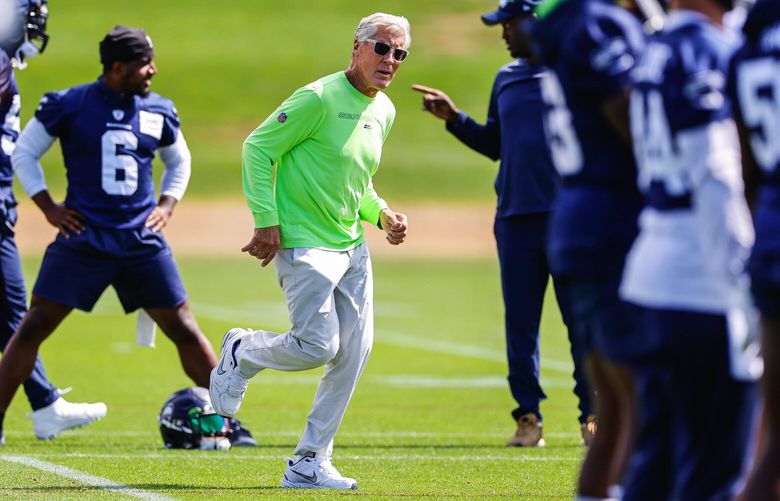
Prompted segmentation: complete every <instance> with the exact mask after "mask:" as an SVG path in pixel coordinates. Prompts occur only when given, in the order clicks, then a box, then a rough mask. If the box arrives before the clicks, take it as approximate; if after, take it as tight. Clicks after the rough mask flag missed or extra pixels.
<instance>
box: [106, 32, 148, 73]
mask: <svg viewBox="0 0 780 501" xmlns="http://www.w3.org/2000/svg"><path fill="white" fill-rule="evenodd" d="M151 57H154V49H153V48H152V39H151V38H149V35H147V34H146V32H145V31H144V30H141V29H138V28H131V27H129V26H117V27H115V28H114V29H113V30H111V31H109V32H108V34H107V35H106V36H105V38H103V40H102V41H101V42H100V62H101V63H102V64H103V65H104V66H106V65H110V64H111V63H113V62H116V61H119V62H120V63H129V62H130V61H137V60H138V59H144V58H151Z"/></svg>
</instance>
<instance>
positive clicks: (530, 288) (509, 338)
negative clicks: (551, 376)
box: [494, 212, 591, 423]
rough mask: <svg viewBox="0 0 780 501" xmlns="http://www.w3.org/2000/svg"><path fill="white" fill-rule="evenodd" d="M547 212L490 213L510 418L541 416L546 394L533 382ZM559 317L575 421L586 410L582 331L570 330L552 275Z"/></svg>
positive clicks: (561, 291) (564, 296)
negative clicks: (498, 271) (564, 335)
mask: <svg viewBox="0 0 780 501" xmlns="http://www.w3.org/2000/svg"><path fill="white" fill-rule="evenodd" d="M549 216H550V213H549V212H542V213H536V214H523V215H518V216H510V217H496V220H495V225H494V233H495V236H496V244H497V246H498V259H499V261H500V263H501V288H502V292H503V296H504V309H505V324H506V350H507V359H508V362H509V378H508V379H509V388H510V390H511V392H512V396H513V397H514V399H515V401H516V402H517V406H518V407H517V409H515V410H514V411H513V413H512V415H513V416H514V417H515V418H518V417H519V416H521V415H523V414H525V413H528V412H533V413H535V414H537V415H538V416H539V417H540V418H541V413H540V412H539V403H540V402H541V401H542V400H544V399H545V398H546V395H545V394H544V391H543V390H542V387H541V386H540V384H539V368H540V361H539V323H540V320H541V316H542V304H543V302H544V294H545V290H546V289H547V282H548V280H549V276H550V269H549V266H548V263H547V254H546V251H545V241H546V236H547V224H548V220H549ZM553 285H554V287H555V295H556V298H557V299H558V305H559V307H560V310H561V316H562V317H563V322H564V323H565V324H566V325H567V327H568V335H569V341H570V343H571V355H572V359H573V361H574V374H573V375H574V383H575V384H574V393H575V394H576V395H577V397H578V398H579V410H580V416H579V420H580V423H584V422H585V419H586V417H587V416H588V414H590V413H591V392H590V389H589V387H588V384H587V381H586V377H585V368H584V357H585V347H584V346H580V345H581V344H582V336H575V335H573V333H572V330H571V326H572V325H573V323H572V322H571V311H570V310H571V309H570V307H569V304H570V300H569V297H568V296H569V293H568V291H567V290H566V287H565V286H563V285H561V284H560V283H558V282H557V281H556V279H555V277H553Z"/></svg>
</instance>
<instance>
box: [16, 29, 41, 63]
mask: <svg viewBox="0 0 780 501" xmlns="http://www.w3.org/2000/svg"><path fill="white" fill-rule="evenodd" d="M40 53H41V51H40V49H39V48H38V47H37V46H36V45H35V44H34V43H32V42H30V41H29V40H27V38H26V37H25V39H24V43H22V45H20V46H19V48H18V49H16V54H15V55H14V58H13V59H12V60H11V64H13V67H14V68H16V69H18V70H23V69H24V68H26V67H27V62H26V61H25V59H30V58H31V57H35V56H37V55H38V54H40Z"/></svg>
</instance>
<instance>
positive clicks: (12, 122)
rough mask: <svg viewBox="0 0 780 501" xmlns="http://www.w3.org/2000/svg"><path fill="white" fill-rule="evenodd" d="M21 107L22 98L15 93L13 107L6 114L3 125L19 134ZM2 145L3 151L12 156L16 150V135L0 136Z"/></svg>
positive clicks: (12, 101)
mask: <svg viewBox="0 0 780 501" xmlns="http://www.w3.org/2000/svg"><path fill="white" fill-rule="evenodd" d="M21 109H22V99H21V98H20V97H19V94H14V97H13V98H12V100H11V107H10V109H9V110H8V113H7V114H6V115H5V120H3V126H4V127H5V128H6V129H8V130H12V131H14V132H16V133H17V134H19V126H20V121H19V111H20V110H21ZM0 147H2V149H3V153H5V154H6V155H7V156H9V157H10V156H11V154H12V153H13V152H14V148H15V147H16V140H15V139H14V136H12V135H10V134H3V135H2V137H0Z"/></svg>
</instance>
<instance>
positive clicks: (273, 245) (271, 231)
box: [241, 226, 282, 266]
mask: <svg viewBox="0 0 780 501" xmlns="http://www.w3.org/2000/svg"><path fill="white" fill-rule="evenodd" d="M280 245H282V238H281V236H280V235H279V226H269V227H268V228H255V233H254V234H253V235H252V240H250V241H249V243H248V244H246V245H245V246H243V247H242V248H241V252H248V253H249V254H250V255H251V256H255V257H256V258H257V259H259V260H261V261H262V263H260V266H267V265H268V263H270V262H271V261H272V260H273V258H274V256H276V253H277V252H278V251H279V246H280Z"/></svg>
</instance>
